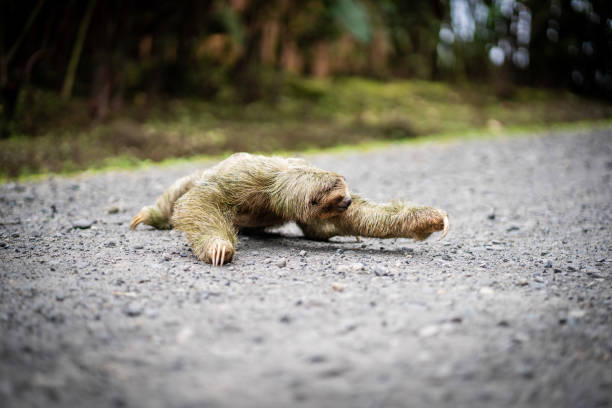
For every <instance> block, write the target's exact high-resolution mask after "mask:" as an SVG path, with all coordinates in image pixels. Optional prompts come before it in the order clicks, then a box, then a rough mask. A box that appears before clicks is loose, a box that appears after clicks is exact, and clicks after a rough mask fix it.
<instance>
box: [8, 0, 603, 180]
mask: <svg viewBox="0 0 612 408" xmlns="http://www.w3.org/2000/svg"><path fill="white" fill-rule="evenodd" d="M0 8H1V9H0V19H1V21H0V28H1V29H0V88H1V96H2V97H1V100H0V115H1V116H0V177H2V178H4V179H6V178H14V177H18V176H24V175H26V176H27V175H32V174H39V173H45V172H48V171H55V172H65V171H68V172H70V171H78V170H81V169H87V168H96V167H108V166H131V165H134V164H138V163H141V162H142V161H143V160H145V161H146V160H152V161H160V160H164V159H168V158H174V157H189V156H195V155H201V154H206V155H215V154H225V153H229V152H233V151H257V152H270V151H282V150H302V149H308V148H321V147H329V146H336V145H344V144H352V143H357V142H363V141H372V140H374V141H378V140H404V139H408V138H412V137H418V136H426V135H432V134H440V133H443V134H445V133H449V132H451V133H461V132H464V133H466V134H469V133H471V132H475V131H483V130H484V131H485V132H497V131H500V130H503V129H504V128H507V127H517V126H518V127H520V126H532V125H547V124H550V123H556V122H568V121H576V120H596V119H608V118H610V117H612V105H611V103H610V101H612V2H611V1H609V0H599V1H598V0H537V1H536V0H533V1H531V0H489V1H485V0H410V1H407V0H406V1H400V0H376V1H375V0H304V1H290V0H265V1H262V0H201V1H155V0H151V1H146V2H145V1H119V0H106V1H100V0H98V1H96V0H66V1H61V2H60V1H52V0H46V1H45V0H19V1H14V0H3V1H2V2H1V3H0Z"/></svg>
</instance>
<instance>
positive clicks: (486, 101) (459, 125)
mask: <svg viewBox="0 0 612 408" xmlns="http://www.w3.org/2000/svg"><path fill="white" fill-rule="evenodd" d="M81 105H83V106H85V107H86V103H85V102H81ZM83 109H85V108H83ZM134 111H135V109H126V110H125V112H134ZM70 112H71V113H70V114H73V112H74V108H73V109H72V110H71V111H70ZM58 115H59V114H58ZM610 118H612V105H610V104H607V103H604V102H602V101H596V100H588V99H583V98H580V97H578V96H576V95H573V94H571V93H568V92H565V91H563V92H553V91H549V90H541V89H529V88H517V89H516V90H515V91H514V93H513V94H512V96H511V97H506V98H504V99H501V98H498V97H497V96H496V95H495V94H494V93H493V92H492V91H491V90H490V89H488V88H486V87H483V86H478V85H473V84H471V85H469V86H468V85H449V84H446V83H438V82H426V81H395V82H379V81H373V80H366V79H362V78H341V79H330V80H313V79H299V78H294V79H291V80H289V81H287V82H286V84H285V85H284V87H283V89H282V91H281V92H280V93H279V95H278V96H277V97H276V98H275V100H274V101H270V100H266V101H260V102H256V103H252V104H249V105H246V106H245V105H237V104H234V103H231V102H229V101H223V99H219V100H216V101H202V100H193V99H180V100H177V99H173V100H166V101H160V102H159V103H157V104H155V105H154V106H153V107H152V108H151V109H150V111H149V112H148V113H147V115H146V117H145V118H144V119H140V120H139V115H138V114H128V113H124V115H123V116H117V117H114V118H111V119H109V120H108V121H107V122H106V123H98V124H94V125H88V126H83V125H82V124H79V125H74V126H71V125H70V121H69V120H68V119H67V118H66V117H61V116H60V117H58V118H57V122H56V123H57V126H55V127H54V126H52V125H53V123H51V125H50V126H49V127H48V129H49V130H46V131H45V132H43V133H42V134H39V135H36V136H32V135H23V134H21V135H14V136H13V137H11V138H9V139H5V140H0V181H7V180H12V179H22V180H23V179H34V178H41V177H45V176H47V175H49V174H50V173H56V174H75V173H79V172H82V171H85V170H89V171H101V170H108V169H130V168H142V167H146V166H148V165H151V164H152V163H162V164H164V165H167V164H174V163H177V162H182V161H185V160H203V159H206V158H210V159H218V158H220V157H225V156H227V155H228V154H230V153H232V152H236V151H249V152H258V153H267V154H270V153H275V154H290V153H295V152H305V153H312V152H320V151H322V150H323V151H325V150H329V149H331V150H333V151H338V150H347V149H362V150H363V149H371V148H375V147H377V146H381V145H383V146H387V145H388V144H389V143H414V142H422V141H428V140H455V139H465V138H473V137H495V136H496V135H500V134H503V135H509V134H520V133H533V132H536V131H543V130H547V129H550V128H551V127H554V128H556V129H564V128H568V129H569V128H572V129H573V128H584V127H589V126H592V125H593V124H594V123H595V124H597V123H599V124H603V125H609V124H611V123H612V121H611V120H610ZM75 122H78V123H82V121H75ZM560 123H565V124H563V125H559V124H560Z"/></svg>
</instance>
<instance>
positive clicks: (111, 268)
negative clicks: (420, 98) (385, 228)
mask: <svg viewBox="0 0 612 408" xmlns="http://www.w3.org/2000/svg"><path fill="white" fill-rule="evenodd" d="M309 159H310V160H311V161H312V162H314V163H315V164H316V165H319V166H320V167H323V168H326V169H330V170H334V171H337V172H339V173H341V174H344V175H345V176H346V178H347V181H348V183H349V186H350V187H351V188H352V190H353V191H358V192H360V193H361V194H363V195H365V196H367V197H369V198H371V199H374V200H380V201H387V200H389V199H392V198H398V199H409V200H412V201H415V202H418V203H422V204H428V205H433V206H436V207H439V208H443V209H446V210H447V211H448V213H449V215H450V218H451V231H450V233H449V235H448V237H447V238H446V239H445V240H444V241H440V242H439V241H437V240H436V239H435V238H437V237H434V239H430V240H428V241H425V242H421V243H415V242H412V241H410V240H405V239H397V240H378V239H363V240H362V241H361V242H356V241H355V239H353V238H342V239H337V238H336V239H333V240H332V241H331V242H328V243H321V242H313V241H308V240H305V239H303V238H301V237H300V234H299V232H298V230H297V228H296V227H295V226H293V227H291V226H289V227H285V228H284V229H282V230H281V231H279V232H277V233H275V234H270V236H265V237H257V236H255V237H253V236H250V237H240V240H239V243H238V252H237V255H236V257H235V261H234V263H233V264H231V265H230V266H229V267H223V268H214V267H211V266H210V265H207V264H203V263H201V262H198V261H197V260H196V259H195V258H194V256H193V255H192V253H191V251H190V249H189V248H188V246H187V244H186V241H185V239H184V238H183V237H182V236H181V235H180V234H178V233H177V232H176V231H155V230H153V229H150V228H149V227H144V228H139V229H138V230H136V231H129V229H128V225H129V221H130V219H131V217H132V216H133V215H134V214H135V213H136V212H137V211H138V210H139V209H140V208H141V207H142V206H143V205H146V204H150V203H152V202H153V200H154V199H155V197H156V196H157V195H158V194H160V193H161V192H162V191H163V190H164V188H165V187H166V186H167V185H169V184H170V183H171V182H172V181H174V180H175V179H176V178H178V177H179V176H182V175H184V174H187V173H189V172H190V171H192V170H193V169H195V168H196V167H197V166H198V167H199V166H205V165H209V164H210V163H198V164H190V165H180V166H175V167H153V168H150V169H146V170H140V171H131V172H127V171H126V172H110V173H104V174H96V175H83V176H79V177H75V178H55V179H50V180H45V181H41V182H33V183H20V184H16V183H9V184H4V185H2V186H0V221H1V222H0V285H1V286H0V401H2V403H0V405H2V406H3V407H7V408H8V407H56V406H57V407H59V406H62V407H108V406H117V407H289V406H295V407H349V406H350V407H481V406H482V407H485V406H486V407H520V406H533V407H604V406H611V405H612V274H611V270H610V269H611V268H610V265H611V263H612V259H611V258H610V249H611V246H612V243H611V228H610V227H611V225H612V181H611V176H612V128H593V129H591V130H585V131H571V132H570V131H567V132H556V133H555V134H539V135H524V136H521V137H516V136H515V137H508V138H505V137H499V138H496V139H490V140H472V141H463V142H458V141H454V142H445V143H442V142H435V143H426V144H419V145H403V146H396V147H389V148H385V149H376V150H372V151H366V152H344V153H340V154H322V155H317V156H312V157H309Z"/></svg>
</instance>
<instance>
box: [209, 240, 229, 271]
mask: <svg viewBox="0 0 612 408" xmlns="http://www.w3.org/2000/svg"><path fill="white" fill-rule="evenodd" d="M233 257H234V247H233V246H232V244H230V243H229V242H227V241H225V240H217V241H213V243H212V244H211V245H209V246H208V248H207V249H206V252H205V254H204V259H203V261H205V262H208V263H211V264H212V265H213V266H223V264H224V263H229V262H231V261H232V258H233Z"/></svg>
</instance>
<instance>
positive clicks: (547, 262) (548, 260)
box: [544, 259, 553, 268]
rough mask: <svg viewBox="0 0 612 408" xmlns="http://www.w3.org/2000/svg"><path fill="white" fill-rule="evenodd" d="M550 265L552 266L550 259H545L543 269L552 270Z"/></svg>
mask: <svg viewBox="0 0 612 408" xmlns="http://www.w3.org/2000/svg"><path fill="white" fill-rule="evenodd" d="M552 265H553V264H552V261H551V260H550V259H546V260H545V261H544V267H545V268H552Z"/></svg>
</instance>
